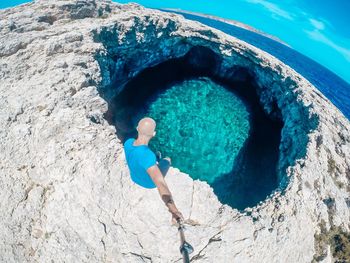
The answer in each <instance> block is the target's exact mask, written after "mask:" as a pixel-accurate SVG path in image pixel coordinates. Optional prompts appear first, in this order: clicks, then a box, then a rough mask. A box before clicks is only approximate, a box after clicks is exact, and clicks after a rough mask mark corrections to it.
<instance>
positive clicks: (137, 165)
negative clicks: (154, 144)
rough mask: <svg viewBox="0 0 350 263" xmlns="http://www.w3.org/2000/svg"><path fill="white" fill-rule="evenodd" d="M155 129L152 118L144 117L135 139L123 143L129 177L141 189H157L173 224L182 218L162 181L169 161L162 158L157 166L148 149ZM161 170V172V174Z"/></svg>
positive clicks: (152, 154) (138, 126) (153, 155)
mask: <svg viewBox="0 0 350 263" xmlns="http://www.w3.org/2000/svg"><path fill="white" fill-rule="evenodd" d="M155 128H156V122H155V121H154V120H153V119H152V118H149V117H145V118H143V119H141V120H140V121H139V123H138V125H137V128H136V129H137V132H138V136H137V139H136V140H135V139H134V138H130V139H128V140H127V141H126V142H125V143H124V152H125V157H126V161H127V163H128V166H129V170H130V176H131V179H132V180H133V181H134V182H135V183H136V184H138V185H139V186H141V187H144V188H149V189H151V188H155V187H157V188H158V192H159V194H160V196H161V198H162V200H163V201H164V203H165V205H166V206H167V208H168V209H169V212H170V213H171V214H172V219H173V222H174V221H176V220H179V219H180V220H183V216H182V214H181V213H180V211H179V210H178V209H177V207H176V206H175V203H174V200H173V198H172V195H171V192H170V190H169V188H168V186H167V184H166V182H165V180H164V176H165V174H166V171H167V169H168V168H169V166H170V164H171V160H170V158H164V159H162V160H160V161H159V163H158V164H157V161H156V156H155V154H154V153H153V152H152V150H151V149H150V148H149V147H148V143H149V141H150V140H151V139H152V138H153V137H154V136H155V135H156V132H155ZM164 163H165V164H166V165H164ZM161 170H163V174H162V172H161ZM163 175H164V176H163Z"/></svg>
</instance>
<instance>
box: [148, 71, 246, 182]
mask: <svg viewBox="0 0 350 263" xmlns="http://www.w3.org/2000/svg"><path fill="white" fill-rule="evenodd" d="M147 115H148V116H150V117H152V118H154V120H155V121H156V122H157V128H156V130H157V135H156V136H155V137H154V138H153V139H152V140H151V142H150V147H151V148H153V150H154V151H156V150H158V151H161V152H162V154H163V156H165V155H167V156H170V157H171V158H172V163H173V166H175V167H178V168H179V169H180V170H181V171H183V172H185V173H188V174H190V176H191V177H192V178H193V179H200V180H202V181H207V182H208V183H212V182H214V180H215V179H216V178H217V177H220V176H221V175H223V174H226V173H229V172H230V171H231V170H232V167H233V163H234V160H235V158H236V157H237V155H238V153H239V151H240V150H241V148H242V146H243V145H244V142H245V141H246V139H247V138H248V134H249V112H248V110H247V108H246V106H245V104H244V103H243V101H242V100H241V99H240V98H239V97H237V96H236V95H235V94H234V93H232V92H230V91H228V90H227V89H225V88H224V87H222V86H221V85H219V84H216V83H214V82H213V81H211V80H210V79H208V78H204V77H203V78H198V79H191V80H185V81H183V82H181V83H178V84H175V85H173V86H172V87H170V88H169V89H167V90H166V91H165V92H163V93H161V94H159V95H158V97H157V99H156V100H155V101H153V102H152V103H151V104H150V107H149V110H148V114H147Z"/></svg>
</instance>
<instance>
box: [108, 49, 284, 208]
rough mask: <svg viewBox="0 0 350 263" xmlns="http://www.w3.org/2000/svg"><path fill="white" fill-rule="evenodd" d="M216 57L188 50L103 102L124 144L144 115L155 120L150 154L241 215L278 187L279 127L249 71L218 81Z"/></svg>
mask: <svg viewBox="0 0 350 263" xmlns="http://www.w3.org/2000/svg"><path fill="white" fill-rule="evenodd" d="M219 64H220V58H219V57H217V56H216V55H215V54H213V52H212V51H210V50H205V49H202V48H194V49H192V50H191V51H190V52H188V53H187V54H186V55H185V56H184V57H181V58H176V59H170V60H168V61H165V62H163V63H160V64H158V65H157V66H154V67H150V68H147V69H145V70H143V71H142V72H140V73H139V74H138V75H136V76H135V77H134V78H133V79H131V80H130V81H129V82H128V83H127V84H126V85H125V87H124V89H123V90H122V91H121V92H120V93H119V94H118V95H117V96H115V98H114V99H113V100H112V101H111V102H110V105H109V111H108V113H107V115H106V116H107V117H108V118H109V121H110V122H111V123H113V124H114V125H115V126H116V128H117V135H118V137H119V138H120V139H121V140H122V142H124V141H125V140H126V139H127V138H129V137H136V130H135V127H136V125H137V122H138V121H139V119H140V118H142V117H144V116H145V115H147V116H151V117H153V118H154V119H155V120H156V121H157V136H156V137H155V138H153V139H152V141H151V143H150V148H151V149H152V150H154V151H161V152H162V153H163V155H168V156H170V157H171V158H172V160H173V166H175V167H177V168H179V169H180V170H181V171H183V172H186V173H188V174H189V175H190V176H191V177H192V178H194V179H200V180H203V181H206V182H208V183H209V184H210V185H211V186H212V187H213V189H214V192H215V194H216V195H217V197H218V198H219V200H220V201H221V202H222V203H224V204H228V205H230V206H232V207H235V208H238V209H241V210H243V209H244V208H246V207H251V206H254V205H256V204H257V203H258V202H260V201H262V200H264V199H265V198H266V197H267V196H268V195H269V194H270V193H271V192H273V191H274V190H275V189H276V188H277V187H278V184H279V182H278V178H277V163H278V155H279V144H280V140H281V129H282V126H283V123H282V122H281V121H280V120H278V119H276V118H273V119H271V118H269V116H267V115H266V113H265V112H264V110H263V109H262V107H261V105H260V103H259V98H258V96H257V92H256V83H255V82H254V78H252V77H251V74H250V73H249V72H248V70H245V69H239V70H236V71H235V73H234V74H231V75H230V76H229V77H226V78H222V77H221V78H220V77H218V74H217V71H218V70H219V67H218V65H219Z"/></svg>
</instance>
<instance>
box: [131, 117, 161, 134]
mask: <svg viewBox="0 0 350 263" xmlns="http://www.w3.org/2000/svg"><path fill="white" fill-rule="evenodd" d="M136 129H137V132H138V133H139V136H145V137H148V138H152V137H153V136H154V135H155V134H154V130H155V129H156V122H155V121H154V120H153V119H152V118H149V117H145V118H143V119H141V120H140V121H139V123H138V125H137V128H136Z"/></svg>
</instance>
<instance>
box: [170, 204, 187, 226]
mask: <svg viewBox="0 0 350 263" xmlns="http://www.w3.org/2000/svg"><path fill="white" fill-rule="evenodd" d="M168 208H169V212H170V213H171V215H172V220H171V221H172V223H173V224H176V223H177V221H178V220H180V221H184V217H183V215H182V214H181V212H180V211H179V210H178V209H177V208H176V206H175V205H171V206H168Z"/></svg>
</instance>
